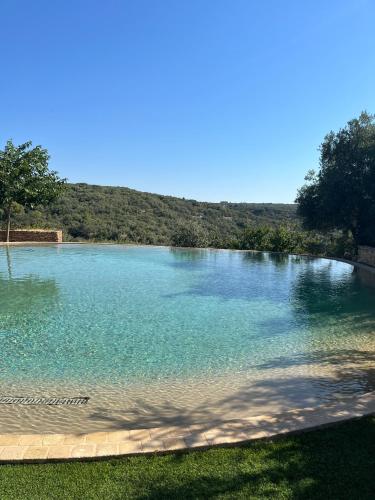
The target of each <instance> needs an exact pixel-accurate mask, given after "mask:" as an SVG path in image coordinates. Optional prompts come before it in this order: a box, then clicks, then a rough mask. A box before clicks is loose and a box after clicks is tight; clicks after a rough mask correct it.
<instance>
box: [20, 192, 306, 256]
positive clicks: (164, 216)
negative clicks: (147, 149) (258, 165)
mask: <svg viewBox="0 0 375 500" xmlns="http://www.w3.org/2000/svg"><path fill="white" fill-rule="evenodd" d="M296 223H297V216H296V206H295V205H291V204H290V205H288V204H273V203H228V202H221V203H208V202H198V201H195V200H187V199H181V198H175V197H172V196H163V195H158V194H150V193H143V192H140V191H136V190H133V189H129V188H125V187H110V186H95V185H88V184H68V185H67V187H66V189H65V190H64V192H63V194H62V195H61V197H60V198H59V199H58V200H57V201H56V202H54V203H53V204H51V205H50V206H48V207H46V208H40V209H36V210H27V209H26V210H24V209H22V208H21V207H20V208H19V211H18V213H16V214H14V215H13V227H19V228H22V227H40V228H45V227H48V228H57V229H62V230H63V231H64V239H65V240H77V241H79V240H94V241H115V242H124V243H143V244H156V245H169V244H171V242H172V240H173V238H174V237H175V235H176V231H177V232H178V231H179V228H186V227H193V228H194V229H195V228H197V230H198V231H199V232H200V233H201V234H204V236H205V244H206V245H212V246H221V247H227V246H235V245H233V242H236V241H237V240H238V239H239V238H240V235H241V234H242V233H243V231H244V229H245V228H247V227H249V226H264V225H266V226H271V227H276V226H278V225H293V224H296ZM198 246H199V245H198Z"/></svg>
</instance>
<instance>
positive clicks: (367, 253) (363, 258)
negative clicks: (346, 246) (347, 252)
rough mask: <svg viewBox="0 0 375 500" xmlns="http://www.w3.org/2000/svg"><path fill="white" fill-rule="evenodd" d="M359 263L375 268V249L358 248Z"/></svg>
mask: <svg viewBox="0 0 375 500" xmlns="http://www.w3.org/2000/svg"><path fill="white" fill-rule="evenodd" d="M358 262H361V263H362V264H368V265H369V266H375V248H373V247H366V246H360V247H359V248H358Z"/></svg>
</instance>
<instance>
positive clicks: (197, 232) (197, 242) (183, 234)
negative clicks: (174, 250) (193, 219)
mask: <svg viewBox="0 0 375 500" xmlns="http://www.w3.org/2000/svg"><path fill="white" fill-rule="evenodd" d="M171 244H172V246H174V247H190V248H194V247H204V246H206V245H207V244H208V241H207V238H206V234H205V233H204V231H203V229H202V228H201V227H200V226H199V225H198V224H196V223H187V224H182V223H180V224H179V225H178V226H177V227H176V229H175V231H174V232H173V234H172V238H171Z"/></svg>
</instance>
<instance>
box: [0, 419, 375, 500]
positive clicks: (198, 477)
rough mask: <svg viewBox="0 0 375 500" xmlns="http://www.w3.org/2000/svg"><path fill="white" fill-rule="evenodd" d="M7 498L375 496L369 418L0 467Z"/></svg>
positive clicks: (1, 491)
mask: <svg viewBox="0 0 375 500" xmlns="http://www.w3.org/2000/svg"><path fill="white" fill-rule="evenodd" d="M0 498H1V500H5V499H12V500H14V499H20V498H22V499H28V500H31V499H47V498H48V499H51V498H52V499H53V498H64V499H86V498H95V499H113V498H126V499H129V498H130V499H131V498H136V499H169V498H170V499H189V498H202V499H203V498H246V499H250V498H303V499H308V498H319V499H320V500H327V499H335V500H337V499H345V500H348V499H366V498H371V499H374V498H375V417H366V418H362V419H361V420H356V421H352V422H348V423H343V424H339V425H336V426H335V427H330V428H327V429H324V430H318V431H313V432H309V433H306V434H301V435H299V436H290V437H284V438H280V439H277V440H275V441H273V442H269V441H268V442H257V443H252V444H248V445H244V446H233V447H230V448H216V449H210V450H206V451H195V452H190V453H176V454H172V455H163V456H138V457H129V458H122V459H113V460H106V461H102V462H86V463H79V462H75V463H61V464H57V463H55V464H32V465H3V466H0Z"/></svg>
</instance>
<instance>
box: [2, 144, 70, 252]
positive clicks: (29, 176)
mask: <svg viewBox="0 0 375 500" xmlns="http://www.w3.org/2000/svg"><path fill="white" fill-rule="evenodd" d="M31 146H32V143H31V142H30V141H29V142H25V143H24V144H20V145H19V146H15V145H14V144H13V142H12V141H11V140H9V141H7V143H6V145H5V148H4V150H0V208H1V209H2V211H3V214H4V216H5V219H6V228H7V242H9V232H10V223H11V215H12V211H14V209H15V208H16V207H17V206H19V205H21V206H22V207H24V208H34V207H36V206H45V205H47V204H49V203H51V202H52V201H54V200H55V199H56V198H57V197H58V196H59V194H60V192H61V189H62V188H63V185H64V183H65V179H61V178H60V177H59V176H58V174H57V172H55V171H52V170H49V168H48V161H49V155H48V151H47V150H46V149H43V148H42V147H41V146H36V147H34V148H32V147H31Z"/></svg>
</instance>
